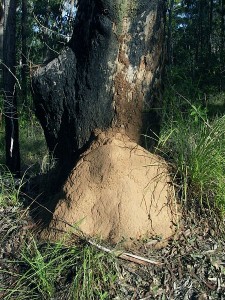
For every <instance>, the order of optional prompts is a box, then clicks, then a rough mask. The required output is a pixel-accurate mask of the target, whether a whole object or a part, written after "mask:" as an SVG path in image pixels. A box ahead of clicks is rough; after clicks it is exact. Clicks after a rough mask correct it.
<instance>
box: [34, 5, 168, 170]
mask: <svg viewBox="0 0 225 300" xmlns="http://www.w3.org/2000/svg"><path fill="white" fill-rule="evenodd" d="M163 33H164V1H163V0H151V1H149V0H142V1H137V0H133V1H131V0H123V1H122V0H117V1H115V0H98V1H97V0H79V1H78V11H77V15H76V19H75V25H74V32H73V36H72V39H71V41H70V43H69V45H68V48H67V49H66V50H65V51H64V52H63V53H62V54H61V55H60V56H59V57H58V58H57V59H55V60H53V61H52V62H50V63H49V64H48V65H46V66H45V67H43V68H40V69H39V70H38V71H37V72H36V73H35V75H34V77H33V84H32V87H33V91H34V102H35V107H36V115H37V117H38V118H39V120H40V122H41V125H42V127H43V129H44V132H45V137H46V141H47V144H48V147H49V149H50V151H51V152H53V153H54V156H55V157H56V158H57V159H58V160H59V162H65V161H66V160H67V161H68V163H69V164H71V163H72V162H73V161H74V160H76V159H77V158H78V157H79V154H80V153H82V152H83V151H84V150H85V149H86V148H88V146H89V144H90V142H91V141H92V140H93V138H94V137H95V132H96V130H107V129H109V128H112V129H113V130H115V131H123V132H124V133H126V134H127V135H128V136H129V137H130V138H131V139H133V140H134V141H136V142H137V143H140V136H141V134H142V133H146V132H149V131H147V129H152V128H153V127H152V126H153V124H156V123H157V122H156V117H155V116H153V113H152V108H154V107H155V105H156V100H155V99H156V98H157V97H156V93H158V90H159V86H160V76H161V68H162V60H163V44H164V42H163V35H164V34H163ZM149 127H150V128H149Z"/></svg>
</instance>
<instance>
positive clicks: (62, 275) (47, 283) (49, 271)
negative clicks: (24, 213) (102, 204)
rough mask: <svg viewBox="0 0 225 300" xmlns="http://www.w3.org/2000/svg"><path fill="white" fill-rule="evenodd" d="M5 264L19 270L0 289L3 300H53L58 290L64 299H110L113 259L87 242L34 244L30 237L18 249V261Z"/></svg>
mask: <svg viewBox="0 0 225 300" xmlns="http://www.w3.org/2000/svg"><path fill="white" fill-rule="evenodd" d="M8 263H9V264H17V265H18V266H19V270H18V271H17V272H16V273H14V274H13V273H12V274H11V275H12V276H13V277H14V283H13V284H12V286H11V287H10V288H9V287H5V288H4V287H2V288H0V292H2V293H3V294H4V299H5V300H13V299H18V300H24V299H55V297H56V296H57V294H59V293H60V292H62V291H63V293H64V297H66V299H68V300H69V299H71V300H76V299H77V300H78V299H84V300H86V299H110V293H111V292H112V291H113V283H114V281H115V279H116V268H115V264H114V260H113V258H112V257H111V256H106V255H105V254H104V253H102V252H100V251H97V250H96V249H95V248H94V247H92V246H90V245H87V244H80V245H79V244H76V245H70V246H66V245H65V243H64V242H63V243H62V242H57V243H54V244H52V243H45V244H40V243H39V244H38V243H37V241H36V240H35V239H34V238H32V239H31V241H30V242H29V243H28V244H25V245H24V247H23V248H22V253H21V259H20V261H17V262H16V261H9V262H8ZM1 272H6V270H1V271H0V273H1ZM7 272H9V271H7ZM65 286H66V287H67V288H66V291H65ZM110 291H111V292H110ZM65 292H66V295H65Z"/></svg>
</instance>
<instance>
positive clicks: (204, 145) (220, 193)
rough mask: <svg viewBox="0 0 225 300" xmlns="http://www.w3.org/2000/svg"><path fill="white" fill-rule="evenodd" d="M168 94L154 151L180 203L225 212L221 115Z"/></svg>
mask: <svg viewBox="0 0 225 300" xmlns="http://www.w3.org/2000/svg"><path fill="white" fill-rule="evenodd" d="M173 92H174V90H173V91H172V92H171V94H172V96H170V99H169V100H168V99H166V98H165V102H166V101H167V103H166V108H164V109H163V114H162V119H163V123H162V128H161V133H160V137H159V143H158V147H157V151H158V152H159V153H160V154H161V155H163V156H164V157H165V158H166V159H167V161H169V162H170V163H171V165H172V167H173V169H174V172H175V174H176V181H177V183H179V186H180V194H181V198H182V200H183V203H184V204H185V205H187V206H188V207H190V206H193V205H196V204H197V205H198V206H199V207H202V206H204V207H206V208H208V209H209V211H211V212H215V213H218V212H219V215H221V216H223V215H224V213H225V115H220V116H218V115H217V116H214V117H213V118H211V119H209V117H208V115H209V114H210V113H209V111H208V108H207V106H203V105H201V104H200V100H199V101H195V102H194V103H195V104H192V103H191V102H192V101H191V100H189V99H187V98H185V97H184V96H182V95H181V94H179V93H178V94H176V93H174V94H173Z"/></svg>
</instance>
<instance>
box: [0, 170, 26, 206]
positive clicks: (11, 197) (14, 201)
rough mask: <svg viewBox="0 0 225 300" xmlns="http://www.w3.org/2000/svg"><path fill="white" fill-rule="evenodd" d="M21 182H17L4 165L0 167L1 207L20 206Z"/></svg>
mask: <svg viewBox="0 0 225 300" xmlns="http://www.w3.org/2000/svg"><path fill="white" fill-rule="evenodd" d="M21 182H22V181H20V180H19V181H17V182H16V180H15V179H14V177H13V175H12V174H11V173H10V171H9V170H8V169H7V168H6V167H5V166H4V165H0V207H8V206H19V205H20V203H19V193H20V189H21V187H22V183H21Z"/></svg>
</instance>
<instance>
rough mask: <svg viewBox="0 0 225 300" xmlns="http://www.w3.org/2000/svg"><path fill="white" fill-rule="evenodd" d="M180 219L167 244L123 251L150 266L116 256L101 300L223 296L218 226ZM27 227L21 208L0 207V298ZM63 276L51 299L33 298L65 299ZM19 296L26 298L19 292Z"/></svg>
mask: <svg viewBox="0 0 225 300" xmlns="http://www.w3.org/2000/svg"><path fill="white" fill-rule="evenodd" d="M184 220H185V221H184V222H183V225H182V226H181V227H180V229H179V230H178V233H177V235H176V236H175V237H174V238H173V239H171V240H169V241H168V242H167V244H165V243H164V242H162V241H160V239H157V238H155V239H150V240H146V241H144V242H141V243H137V244H136V246H135V247H132V249H128V251H127V252H132V253H134V254H136V255H139V256H142V257H145V258H147V259H150V260H152V261H153V262H154V261H155V262H156V264H145V265H140V264H136V263H134V262H128V261H124V260H121V259H119V258H116V259H115V260H116V261H115V263H116V269H117V274H116V279H115V281H114V282H113V283H112V284H109V286H111V291H108V297H106V298H104V299H114V300H120V299H121V300H124V299H127V300H129V299H133V300H134V299H137V300H140V299H142V300H147V299H171V300H172V299H176V300H178V299H181V300H185V299H192V300H194V299H196V300H197V299H199V300H205V299H215V300H216V299H225V239H224V234H222V233H221V230H216V229H215V228H218V224H216V222H215V219H214V218H212V219H211V220H210V218H204V217H201V218H199V219H198V218H197V217H196V216H193V215H191V214H189V215H186V216H185V217H184ZM209 224H210V226H209ZM31 227H32V223H31V220H30V218H29V215H28V212H27V210H24V208H21V207H16V206H15V207H13V206H11V207H7V208H0V241H1V249H0V287H1V289H0V299H5V298H6V294H7V293H6V290H7V289H12V288H13V286H15V285H16V280H18V279H17V278H18V277H17V276H15V274H16V273H18V272H20V271H21V270H22V269H23V268H24V265H23V264H24V263H22V262H21V252H22V247H24V244H25V243H26V247H29V242H30V237H31V236H32V233H31V231H32V229H31ZM220 227H224V224H220ZM64 276H65V278H64V279H63V278H62V280H60V281H58V283H57V284H56V293H55V294H54V295H55V296H54V297H49V298H46V297H42V296H40V298H33V299H49V300H50V299H55V300H57V299H63V300H67V299H70V298H69V297H68V288H69V287H68V286H69V283H68V282H67V280H66V277H67V274H64ZM7 299H8V298H7ZM10 299H12V300H13V299H20V298H16V296H15V297H14V296H12V297H11V298H10ZM23 299H28V298H25V295H24V298H23ZM82 299H83V298H82ZM94 299H96V300H97V299H103V298H100V297H99V298H98V297H96V298H94ZM87 300H88V299H87Z"/></svg>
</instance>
